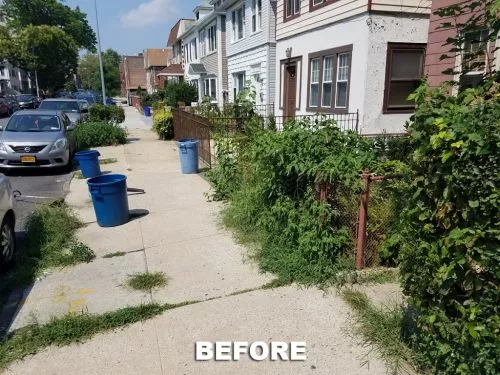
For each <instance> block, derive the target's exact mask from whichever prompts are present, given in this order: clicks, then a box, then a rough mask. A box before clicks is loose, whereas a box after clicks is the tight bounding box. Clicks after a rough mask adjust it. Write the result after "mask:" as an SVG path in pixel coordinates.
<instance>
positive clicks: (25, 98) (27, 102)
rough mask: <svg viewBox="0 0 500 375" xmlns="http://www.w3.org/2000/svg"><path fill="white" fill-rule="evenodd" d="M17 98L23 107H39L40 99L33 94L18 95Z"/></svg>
mask: <svg viewBox="0 0 500 375" xmlns="http://www.w3.org/2000/svg"><path fill="white" fill-rule="evenodd" d="M16 99H17V101H18V103H19V107H20V108H21V109H36V108H37V107H38V100H37V99H36V97H35V96H33V95H29V94H23V95H18V96H17V97H16Z"/></svg>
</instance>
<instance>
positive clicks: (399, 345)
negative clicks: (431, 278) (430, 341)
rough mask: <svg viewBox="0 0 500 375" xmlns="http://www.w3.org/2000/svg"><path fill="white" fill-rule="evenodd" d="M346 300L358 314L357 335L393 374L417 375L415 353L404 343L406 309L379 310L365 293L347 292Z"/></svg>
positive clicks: (355, 321) (343, 296)
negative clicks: (411, 374)
mask: <svg viewBox="0 0 500 375" xmlns="http://www.w3.org/2000/svg"><path fill="white" fill-rule="evenodd" d="M342 298H343V299H344V300H345V301H346V302H347V304H348V305H349V306H350V307H351V308H352V309H353V310H354V315H355V317H354V326H353V328H352V330H353V333H354V334H355V335H356V336H360V337H361V344H362V345H363V346H365V347H369V348H370V349H371V350H370V352H371V351H375V352H376V353H377V354H378V355H379V356H380V358H381V359H382V360H383V361H384V362H385V363H386V365H387V367H388V368H389V370H390V371H391V372H392V373H393V374H400V373H414V367H415V366H414V363H415V361H414V353H413V351H412V350H411V349H410V348H409V347H408V346H407V345H406V344H405V343H404V342H403V341H402V339H401V332H402V331H403V322H404V320H403V317H404V311H403V307H402V306H392V307H387V308H378V307H376V306H374V305H373V303H372V302H371V301H370V299H369V298H368V296H367V295H366V294H365V293H362V292H359V291H355V290H351V289H345V290H343V291H342Z"/></svg>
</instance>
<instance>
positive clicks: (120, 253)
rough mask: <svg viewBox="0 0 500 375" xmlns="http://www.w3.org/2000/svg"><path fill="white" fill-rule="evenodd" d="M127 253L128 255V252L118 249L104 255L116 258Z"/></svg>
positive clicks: (107, 257)
mask: <svg viewBox="0 0 500 375" xmlns="http://www.w3.org/2000/svg"><path fill="white" fill-rule="evenodd" d="M125 255H127V253H125V252H123V251H117V252H116V253H109V254H106V255H103V258H105V259H109V258H116V257H124V256H125Z"/></svg>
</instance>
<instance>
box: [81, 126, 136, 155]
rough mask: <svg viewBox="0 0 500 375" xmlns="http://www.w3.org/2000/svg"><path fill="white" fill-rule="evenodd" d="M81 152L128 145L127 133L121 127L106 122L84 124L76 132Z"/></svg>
mask: <svg viewBox="0 0 500 375" xmlns="http://www.w3.org/2000/svg"><path fill="white" fill-rule="evenodd" d="M74 135H75V139H76V145H77V148H78V149H79V150H85V149H88V148H91V147H100V146H115V145H118V144H125V143H127V131H126V130H125V129H124V128H122V127H121V126H120V125H116V124H110V123H106V122H84V123H81V124H79V125H78V126H77V127H76V129H75V131H74Z"/></svg>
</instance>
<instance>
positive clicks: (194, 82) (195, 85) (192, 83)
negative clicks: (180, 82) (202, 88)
mask: <svg viewBox="0 0 500 375" xmlns="http://www.w3.org/2000/svg"><path fill="white" fill-rule="evenodd" d="M191 86H193V87H196V92H198V89H199V86H198V80H197V79H193V80H192V81H191Z"/></svg>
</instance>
